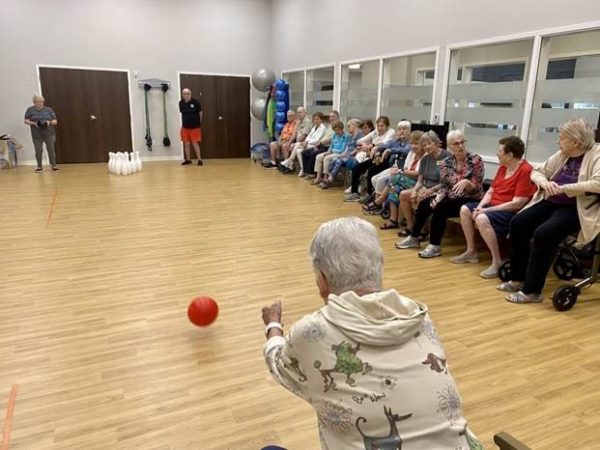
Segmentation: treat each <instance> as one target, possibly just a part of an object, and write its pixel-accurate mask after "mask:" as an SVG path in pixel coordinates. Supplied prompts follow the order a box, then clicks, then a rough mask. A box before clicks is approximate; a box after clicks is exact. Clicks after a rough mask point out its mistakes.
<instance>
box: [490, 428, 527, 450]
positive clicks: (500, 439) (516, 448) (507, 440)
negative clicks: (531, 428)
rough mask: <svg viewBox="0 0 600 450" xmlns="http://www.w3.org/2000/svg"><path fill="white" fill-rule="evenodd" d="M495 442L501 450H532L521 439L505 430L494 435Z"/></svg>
mask: <svg viewBox="0 0 600 450" xmlns="http://www.w3.org/2000/svg"><path fill="white" fill-rule="evenodd" d="M494 444H496V445H497V446H498V448H499V449H500V450H531V449H530V448H529V447H527V446H526V445H525V444H523V443H522V442H521V441H519V440H518V439H515V438H514V437H512V436H511V435H510V434H508V433H505V432H504V431H502V432H501V433H498V434H496V435H495V436H494Z"/></svg>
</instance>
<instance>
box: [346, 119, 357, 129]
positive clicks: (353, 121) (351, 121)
mask: <svg viewBox="0 0 600 450" xmlns="http://www.w3.org/2000/svg"><path fill="white" fill-rule="evenodd" d="M346 125H348V126H350V125H354V126H355V127H356V128H359V127H360V119H356V118H354V117H353V118H352V119H350V120H348V122H347V123H346Z"/></svg>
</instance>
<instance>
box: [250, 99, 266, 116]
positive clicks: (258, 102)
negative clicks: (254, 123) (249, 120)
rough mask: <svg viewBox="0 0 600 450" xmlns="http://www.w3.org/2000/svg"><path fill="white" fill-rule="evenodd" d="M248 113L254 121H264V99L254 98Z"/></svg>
mask: <svg viewBox="0 0 600 450" xmlns="http://www.w3.org/2000/svg"><path fill="white" fill-rule="evenodd" d="M250 112H251V113H252V116H253V117H254V118H255V119H258V120H265V116H266V114H267V99H266V98H262V97H259V98H255V99H254V100H253V101H252V106H250Z"/></svg>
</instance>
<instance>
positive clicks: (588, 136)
mask: <svg viewBox="0 0 600 450" xmlns="http://www.w3.org/2000/svg"><path fill="white" fill-rule="evenodd" d="M558 132H559V133H562V134H564V135H565V136H566V137H567V138H568V139H571V140H572V141H575V142H576V143H577V145H579V148H580V149H581V150H583V151H585V152H586V151H588V150H589V149H591V148H592V147H593V146H594V128H593V127H592V125H591V124H590V123H589V122H588V121H587V120H585V119H571V120H568V121H567V122H565V123H563V124H562V125H561V126H560V127H558Z"/></svg>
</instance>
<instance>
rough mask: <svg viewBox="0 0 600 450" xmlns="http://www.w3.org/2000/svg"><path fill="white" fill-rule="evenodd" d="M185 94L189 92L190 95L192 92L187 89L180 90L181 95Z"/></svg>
mask: <svg viewBox="0 0 600 450" xmlns="http://www.w3.org/2000/svg"><path fill="white" fill-rule="evenodd" d="M186 92H189V93H190V94H191V93H192V91H191V90H190V89H188V88H183V89H182V90H181V93H182V94H185V93H186Z"/></svg>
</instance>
